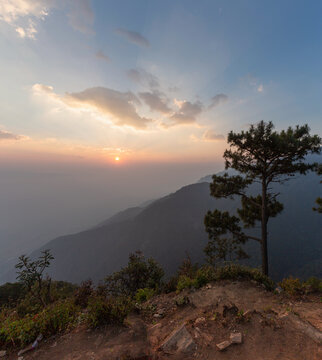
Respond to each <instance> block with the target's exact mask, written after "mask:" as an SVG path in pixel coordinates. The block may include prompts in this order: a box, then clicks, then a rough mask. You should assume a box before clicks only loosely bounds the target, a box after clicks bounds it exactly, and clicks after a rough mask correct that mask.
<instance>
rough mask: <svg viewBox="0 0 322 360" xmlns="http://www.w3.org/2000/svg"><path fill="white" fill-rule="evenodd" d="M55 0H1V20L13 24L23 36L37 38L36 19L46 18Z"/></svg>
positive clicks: (19, 34)
mask: <svg viewBox="0 0 322 360" xmlns="http://www.w3.org/2000/svg"><path fill="white" fill-rule="evenodd" d="M53 5H54V0H1V1H0V20H1V21H4V22H6V23H7V24H9V25H10V26H13V27H14V28H15V30H16V32H17V34H18V36H20V37H21V38H30V39H35V36H36V34H37V28H36V21H37V20H44V19H45V17H46V16H47V15H48V12H49V10H50V8H52V7H53Z"/></svg>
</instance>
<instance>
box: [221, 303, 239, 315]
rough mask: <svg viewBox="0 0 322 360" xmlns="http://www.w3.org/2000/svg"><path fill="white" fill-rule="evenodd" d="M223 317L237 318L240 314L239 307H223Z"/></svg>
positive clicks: (231, 305) (233, 305)
mask: <svg viewBox="0 0 322 360" xmlns="http://www.w3.org/2000/svg"><path fill="white" fill-rule="evenodd" d="M222 314H223V317H227V316H236V315H237V314H238V307H237V306H236V305H235V304H232V303H231V304H228V305H224V306H223V310H222Z"/></svg>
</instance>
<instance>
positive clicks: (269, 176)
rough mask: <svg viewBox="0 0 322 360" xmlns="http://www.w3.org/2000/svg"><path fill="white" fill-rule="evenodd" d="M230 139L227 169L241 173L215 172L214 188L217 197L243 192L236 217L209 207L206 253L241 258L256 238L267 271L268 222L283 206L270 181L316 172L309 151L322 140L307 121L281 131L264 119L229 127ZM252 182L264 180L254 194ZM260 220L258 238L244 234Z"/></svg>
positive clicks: (313, 151) (316, 149) (318, 148)
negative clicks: (234, 128)
mask: <svg viewBox="0 0 322 360" xmlns="http://www.w3.org/2000/svg"><path fill="white" fill-rule="evenodd" d="M227 142H228V144H229V145H230V147H229V149H227V150H226V151H225V152H224V159H225V168H226V170H227V169H234V170H236V171H237V172H238V173H239V174H240V175H233V176H231V175H229V174H228V173H225V174H224V175H223V176H218V175H214V176H213V182H212V183H211V185H210V192H211V195H212V196H214V197H215V198H235V197H237V196H239V197H240V198H241V207H240V208H239V209H237V215H238V216H235V215H230V214H229V213H228V212H220V211H219V210H215V211H213V212H211V211H208V213H207V214H206V217H205V226H206V231H207V232H208V235H209V243H208V245H207V247H206V249H205V252H206V255H207V257H208V260H209V261H211V262H214V261H216V260H217V259H225V260H227V258H229V259H230V260H231V259H242V258H245V257H247V254H246V253H245V252H244V251H243V249H242V245H243V244H244V243H245V242H246V241H248V240H255V241H257V242H259V244H260V245H261V254H262V271H263V273H264V274H266V275H267V274H268V251H267V240H268V236H267V235H268V231H267V224H268V220H269V218H272V217H275V216H277V215H278V214H279V213H281V211H282V210H283V204H282V203H281V202H279V201H278V200H277V197H278V195H279V193H276V192H274V191H273V190H272V184H273V183H284V182H286V181H288V180H289V179H290V178H291V177H293V176H295V175H296V174H306V173H307V172H308V171H313V170H315V169H316V167H317V164H316V163H309V162H307V155H308V154H318V153H320V152H321V138H320V137H319V136H318V135H310V129H309V127H308V125H303V126H296V127H295V128H291V127H289V128H288V129H287V130H282V131H280V132H277V131H275V130H274V125H273V123H272V122H269V123H265V122H264V121H260V122H259V123H258V124H256V125H251V126H250V128H249V130H247V131H241V132H240V133H235V132H233V131H231V132H230V133H229V134H228V139H227ZM253 183H258V184H260V192H259V194H258V195H256V196H252V195H249V194H248V192H247V191H248V190H249V186H250V185H251V184H253ZM258 222H259V223H260V225H261V234H260V236H258V237H255V236H250V235H247V234H246V233H245V232H244V228H250V227H254V226H255V225H256V224H257V223H258ZM241 223H242V224H243V226H242V225H241Z"/></svg>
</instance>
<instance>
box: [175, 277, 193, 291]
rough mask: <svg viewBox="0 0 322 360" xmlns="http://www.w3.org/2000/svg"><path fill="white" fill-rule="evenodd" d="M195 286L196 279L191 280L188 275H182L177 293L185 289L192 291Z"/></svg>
mask: <svg viewBox="0 0 322 360" xmlns="http://www.w3.org/2000/svg"><path fill="white" fill-rule="evenodd" d="M195 285H196V281H195V279H191V278H190V277H188V276H186V275H181V276H179V279H178V284H177V292H180V291H182V290H184V289H191V288H192V287H195Z"/></svg>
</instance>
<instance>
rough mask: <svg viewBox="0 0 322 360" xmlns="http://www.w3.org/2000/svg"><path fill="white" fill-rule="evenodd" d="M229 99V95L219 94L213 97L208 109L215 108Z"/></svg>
mask: <svg viewBox="0 0 322 360" xmlns="http://www.w3.org/2000/svg"><path fill="white" fill-rule="evenodd" d="M227 101H228V96H227V95H225V94H218V95H216V96H214V97H212V98H211V102H210V105H209V106H208V109H213V108H214V107H216V106H218V105H221V104H225V103H226V102H227Z"/></svg>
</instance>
